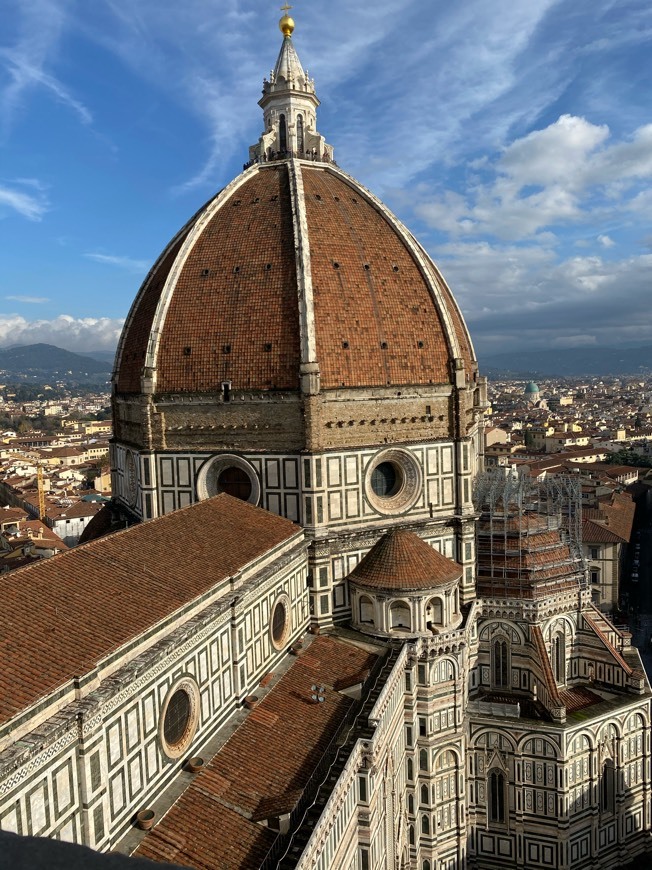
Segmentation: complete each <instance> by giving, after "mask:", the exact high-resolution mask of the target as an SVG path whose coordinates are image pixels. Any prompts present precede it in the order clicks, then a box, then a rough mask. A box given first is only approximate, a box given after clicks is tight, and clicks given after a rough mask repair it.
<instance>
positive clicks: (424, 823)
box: [421, 815, 430, 834]
mask: <svg viewBox="0 0 652 870" xmlns="http://www.w3.org/2000/svg"><path fill="white" fill-rule="evenodd" d="M421 833H422V834H429V833H430V819H429V818H428V816H425V815H424V816H421Z"/></svg>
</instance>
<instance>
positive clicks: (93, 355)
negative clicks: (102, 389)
mask: <svg viewBox="0 0 652 870" xmlns="http://www.w3.org/2000/svg"><path fill="white" fill-rule="evenodd" d="M80 356H85V357H88V358H89V359H94V360H99V361H100V362H102V363H108V365H109V368H113V361H114V359H115V351H114V350H89V351H87V352H85V353H82V354H80Z"/></svg>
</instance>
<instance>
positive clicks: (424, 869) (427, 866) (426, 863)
mask: <svg viewBox="0 0 652 870" xmlns="http://www.w3.org/2000/svg"><path fill="white" fill-rule="evenodd" d="M421 870H430V861H424V862H423V864H422V865H421Z"/></svg>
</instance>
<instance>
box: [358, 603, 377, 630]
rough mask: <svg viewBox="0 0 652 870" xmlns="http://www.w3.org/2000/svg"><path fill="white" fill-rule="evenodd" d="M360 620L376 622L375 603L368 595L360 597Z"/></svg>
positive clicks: (369, 622) (371, 623)
mask: <svg viewBox="0 0 652 870" xmlns="http://www.w3.org/2000/svg"><path fill="white" fill-rule="evenodd" d="M360 622H366V623H368V624H369V625H373V624H374V603H373V601H372V600H371V598H367V597H366V596H363V597H362V598H361V599H360Z"/></svg>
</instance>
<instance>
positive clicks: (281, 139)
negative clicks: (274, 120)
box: [278, 115, 288, 153]
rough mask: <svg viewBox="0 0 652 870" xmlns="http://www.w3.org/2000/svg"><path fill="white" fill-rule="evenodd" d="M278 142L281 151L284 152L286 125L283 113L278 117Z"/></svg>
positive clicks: (285, 148) (286, 146) (286, 142)
mask: <svg viewBox="0 0 652 870" xmlns="http://www.w3.org/2000/svg"><path fill="white" fill-rule="evenodd" d="M278 144H279V149H280V151H281V153H285V152H286V151H287V150H288V127H287V123H286V121H285V115H281V116H280V118H279V119H278Z"/></svg>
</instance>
